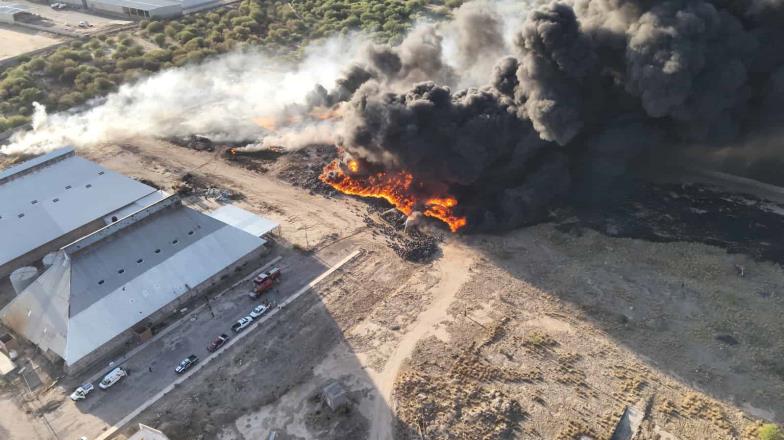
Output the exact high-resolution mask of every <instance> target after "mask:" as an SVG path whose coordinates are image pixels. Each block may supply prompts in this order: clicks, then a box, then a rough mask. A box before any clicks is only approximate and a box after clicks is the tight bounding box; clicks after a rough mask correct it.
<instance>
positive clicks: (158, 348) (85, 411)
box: [47, 252, 327, 440]
mask: <svg viewBox="0 0 784 440" xmlns="http://www.w3.org/2000/svg"><path fill="white" fill-rule="evenodd" d="M272 258H273V257H272V256H271V257H269V259H272ZM277 266H279V267H280V268H281V270H282V274H283V276H282V281H281V283H280V284H279V285H278V286H277V287H276V288H275V289H274V290H273V291H272V292H268V293H267V294H265V296H266V298H265V299H267V300H271V301H274V302H276V303H281V302H284V301H285V300H286V298H287V297H288V296H290V295H292V294H293V293H295V292H296V291H297V290H299V289H301V288H302V287H303V286H305V285H306V284H308V283H309V282H310V281H311V280H312V279H314V278H316V277H317V276H318V275H319V274H321V273H322V272H324V271H325V270H326V269H327V267H326V265H325V264H323V263H322V262H320V261H318V260H317V259H315V258H313V257H312V256H306V255H302V254H299V253H293V252H292V253H289V254H287V255H286V256H284V258H283V259H282V260H281V261H280V262H279V263H278V264H277ZM250 287H251V282H250V281H248V282H245V283H241V284H240V285H239V286H237V287H235V288H234V289H231V290H230V291H228V292H226V293H225V294H223V295H221V296H220V297H218V298H217V299H214V300H212V301H210V304H211V307H209V308H208V307H203V308H201V309H198V310H196V311H194V312H192V313H191V314H190V315H188V316H186V317H185V318H183V319H184V320H183V321H182V322H181V323H180V324H179V325H178V326H177V327H176V328H174V329H173V330H171V331H170V332H169V333H167V334H166V335H164V336H163V337H161V338H160V339H158V340H155V341H153V342H151V343H149V344H148V345H146V346H145V347H144V348H142V349H141V350H139V351H138V352H137V353H136V354H135V355H133V356H132V357H131V358H130V359H128V360H126V361H125V362H123V363H122V364H121V365H122V366H123V367H125V368H126V369H127V370H128V371H129V375H128V377H126V378H125V379H123V380H122V381H120V382H119V383H117V384H115V385H114V386H113V387H111V388H110V389H109V390H106V391H103V390H101V389H99V388H98V387H97V382H94V383H93V384H94V385H96V390H95V391H93V392H92V393H91V394H90V395H89V396H88V397H87V399H85V400H83V401H81V402H76V403H74V402H72V401H71V400H70V399H68V398H67V397H66V400H65V403H63V404H62V405H61V406H60V407H59V408H57V410H55V411H53V412H52V413H50V414H48V415H47V420H48V421H49V423H50V424H51V425H52V427H53V428H54V430H55V431H56V432H57V433H58V437H59V438H60V439H63V440H67V439H78V438H79V437H80V436H86V437H87V438H89V439H92V438H95V437H97V436H99V435H100V434H101V433H102V432H103V431H104V430H105V429H107V428H109V427H111V426H113V425H114V424H116V423H117V422H119V421H120V420H122V419H123V418H124V417H125V416H126V415H127V414H129V413H131V412H132V411H133V410H134V409H136V408H137V407H139V406H140V405H142V404H143V403H144V402H145V401H147V400H148V399H150V398H151V397H152V396H154V395H155V394H156V393H158V392H159V391H160V390H161V389H163V388H165V387H166V386H168V385H170V384H171V383H173V382H174V381H175V380H176V379H177V377H178V376H177V374H176V373H175V372H174V367H175V366H176V365H177V363H178V362H179V361H180V360H181V359H183V358H185V357H187V356H188V355H190V354H196V355H197V356H199V358H201V359H204V358H205V357H206V356H207V355H208V354H209V353H208V352H207V349H206V346H207V344H209V342H210V341H211V340H212V339H214V338H215V337H216V336H217V335H219V334H221V333H225V334H228V335H230V336H232V337H234V336H235V335H234V334H233V333H232V331H231V328H230V327H231V324H233V323H234V322H235V321H236V320H238V319H239V318H241V317H243V316H246V315H247V314H248V313H249V312H250V310H251V309H252V308H253V307H254V306H256V305H257V304H259V301H254V300H252V299H250V298H248V297H247V293H248V292H249V290H250ZM217 361H218V362H220V360H217ZM150 369H151V370H152V371H150ZM89 376H90V374H85V375H84V377H83V378H81V379H82V380H86V379H88V378H89ZM70 391H72V390H70V389H69V390H65V393H66V394H67V393H70Z"/></svg>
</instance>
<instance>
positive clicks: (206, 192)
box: [174, 173, 244, 203]
mask: <svg viewBox="0 0 784 440" xmlns="http://www.w3.org/2000/svg"><path fill="white" fill-rule="evenodd" d="M174 190H175V191H176V192H177V193H178V194H179V195H181V196H197V197H198V196H201V197H204V198H207V199H212V200H215V201H217V202H219V203H228V202H230V201H234V200H242V199H243V197H244V196H243V195H242V194H241V193H238V192H235V191H232V190H229V189H226V188H218V187H216V186H213V185H212V184H211V183H210V182H208V181H207V180H206V179H204V178H203V177H201V176H197V175H194V174H191V173H186V174H185V175H183V176H182V177H181V178H180V182H179V183H178V184H177V185H176V186H175V187H174Z"/></svg>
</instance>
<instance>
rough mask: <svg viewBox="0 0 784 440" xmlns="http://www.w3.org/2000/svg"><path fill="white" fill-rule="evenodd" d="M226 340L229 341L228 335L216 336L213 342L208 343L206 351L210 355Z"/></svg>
mask: <svg viewBox="0 0 784 440" xmlns="http://www.w3.org/2000/svg"><path fill="white" fill-rule="evenodd" d="M228 340H229V336H228V335H225V334H224V335H220V336H218V337H217V338H215V340H214V341H212V342H210V345H208V346H207V351H209V352H210V353H212V352H213V351H215V350H217V349H219V348H221V347H223V344H225V343H226V341H228Z"/></svg>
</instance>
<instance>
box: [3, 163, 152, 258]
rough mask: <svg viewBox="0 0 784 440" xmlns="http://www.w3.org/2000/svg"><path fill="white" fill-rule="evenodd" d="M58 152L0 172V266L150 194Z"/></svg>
mask: <svg viewBox="0 0 784 440" xmlns="http://www.w3.org/2000/svg"><path fill="white" fill-rule="evenodd" d="M155 192H156V190H155V188H152V187H150V186H147V185H144V184H143V183H139V182H137V181H135V180H133V179H131V178H128V177H125V176H123V175H121V174H118V173H115V172H113V171H109V170H107V169H105V168H103V167H101V166H99V165H98V164H96V163H94V162H90V161H88V160H85V159H82V158H81V157H78V156H76V155H75V154H74V151H73V149H71V148H63V149H60V150H56V151H53V152H51V153H49V154H46V155H44V156H41V157H38V158H35V159H32V160H30V161H27V162H24V163H22V164H20V165H17V166H14V167H11V168H9V169H7V170H5V171H4V172H2V173H0V243H2V244H3V245H2V246H0V266H1V265H3V264H5V263H8V262H9V261H12V260H14V259H16V258H18V257H21V256H23V255H25V254H26V253H28V252H30V251H32V250H35V249H37V248H39V247H40V246H43V245H45V244H46V243H48V242H50V241H52V240H55V239H57V238H59V237H61V236H63V235H65V234H67V233H69V232H71V231H73V230H75V229H78V228H80V227H82V226H84V225H87V224H88V223H90V222H92V221H95V220H98V219H101V218H102V217H104V216H106V215H109V214H111V213H112V212H114V211H117V210H119V209H121V208H123V207H126V206H128V205H131V204H133V203H134V202H136V201H137V200H139V199H141V198H143V197H146V196H148V195H150V194H152V193H155Z"/></svg>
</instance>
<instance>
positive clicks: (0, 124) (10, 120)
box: [0, 115, 30, 131]
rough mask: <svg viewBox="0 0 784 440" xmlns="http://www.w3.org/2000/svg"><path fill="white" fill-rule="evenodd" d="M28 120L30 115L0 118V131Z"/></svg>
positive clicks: (25, 122)
mask: <svg viewBox="0 0 784 440" xmlns="http://www.w3.org/2000/svg"><path fill="white" fill-rule="evenodd" d="M28 122H30V117H29V116H25V115H12V116H9V117H7V118H0V131H6V130H8V129H9V128H14V127H18V126H20V125H24V124H27V123H28Z"/></svg>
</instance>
